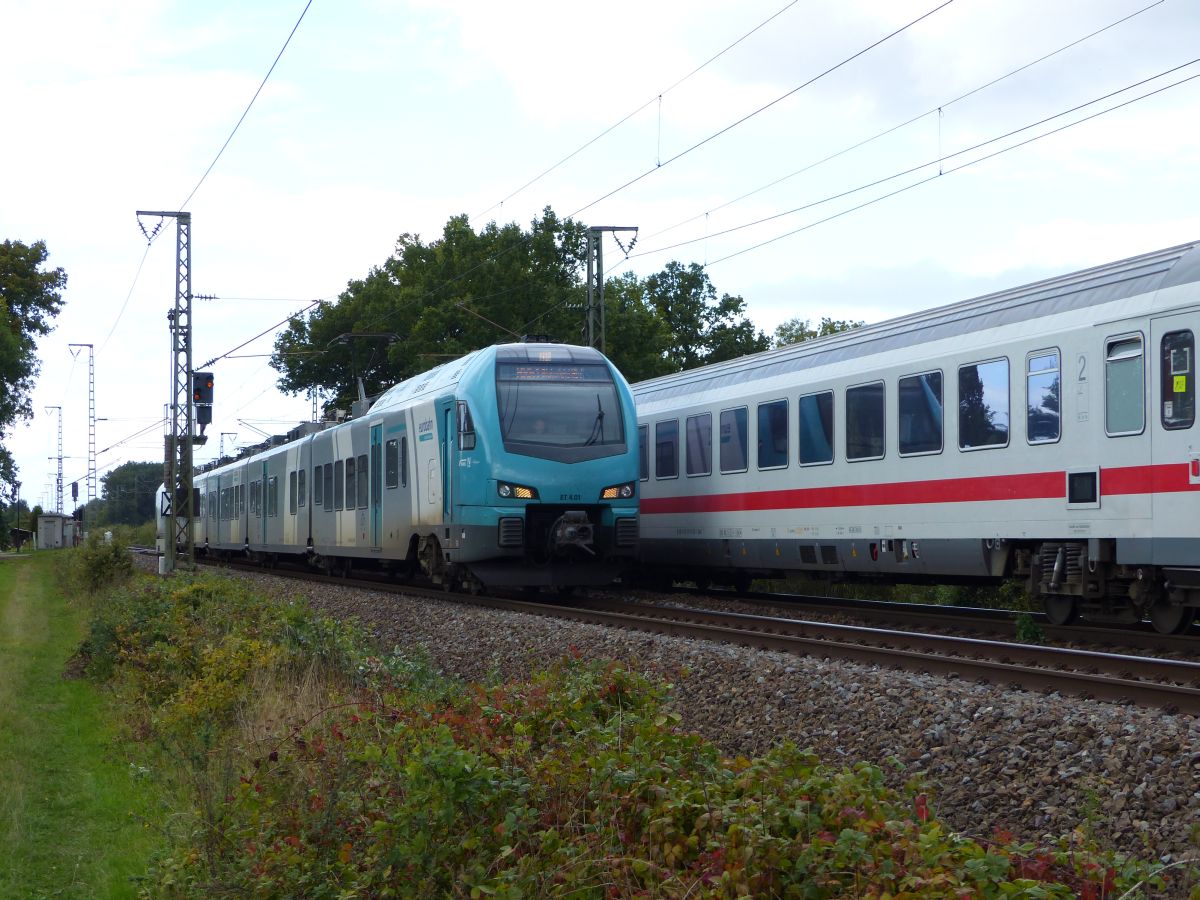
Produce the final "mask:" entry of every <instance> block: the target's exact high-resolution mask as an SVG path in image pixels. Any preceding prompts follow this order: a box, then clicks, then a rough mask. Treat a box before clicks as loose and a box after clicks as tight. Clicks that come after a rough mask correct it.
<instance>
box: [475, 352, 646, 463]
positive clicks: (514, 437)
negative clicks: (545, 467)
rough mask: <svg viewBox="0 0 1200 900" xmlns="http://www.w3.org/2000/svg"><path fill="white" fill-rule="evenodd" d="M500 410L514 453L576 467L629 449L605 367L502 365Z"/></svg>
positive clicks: (508, 446) (503, 433)
mask: <svg viewBox="0 0 1200 900" xmlns="http://www.w3.org/2000/svg"><path fill="white" fill-rule="evenodd" d="M496 406H497V410H498V412H499V418H500V433H501V436H502V437H503V438H504V446H505V448H506V449H507V450H509V451H510V452H513V453H520V454H523V455H526V456H541V457H545V458H547V459H559V460H562V461H566V462H571V461H577V460H581V459H595V458H597V457H601V456H610V455H614V454H616V453H620V452H622V451H623V450H624V449H625V426H624V421H623V419H622V416H621V404H620V399H619V394H618V393H617V386H616V384H614V382H613V377H612V372H611V371H610V370H609V368H608V366H606V365H603V364H599V363H597V364H589V363H576V362H570V363H567V362H561V363H560V362H537V363H533V362H497V364H496Z"/></svg>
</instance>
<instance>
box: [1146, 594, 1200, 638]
mask: <svg viewBox="0 0 1200 900" xmlns="http://www.w3.org/2000/svg"><path fill="white" fill-rule="evenodd" d="M1195 618H1196V609H1195V607H1193V606H1172V605H1171V604H1169V603H1167V601H1166V600H1159V601H1157V602H1155V603H1153V604H1152V605H1151V606H1150V624H1151V625H1153V626H1154V630H1155V631H1157V632H1158V633H1159V634H1183V633H1184V632H1185V631H1187V630H1188V629H1189V628H1191V627H1192V622H1193V620H1194V619H1195Z"/></svg>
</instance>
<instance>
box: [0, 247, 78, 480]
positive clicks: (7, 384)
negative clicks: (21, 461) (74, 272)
mask: <svg viewBox="0 0 1200 900" xmlns="http://www.w3.org/2000/svg"><path fill="white" fill-rule="evenodd" d="M46 256H47V253H46V244H45V242H44V241H35V242H34V243H32V244H28V245H27V244H23V243H21V242H20V241H8V240H6V241H4V242H3V243H0V384H3V385H4V390H3V391H0V440H2V439H3V437H4V434H5V433H6V431H7V430H8V429H9V428H10V427H11V426H12V425H13V424H14V423H15V422H17V421H18V420H20V419H27V418H29V417H30V415H32V410H31V408H30V400H29V398H30V394H31V392H32V391H33V383H34V379H35V378H36V377H37V374H38V371H39V370H40V368H41V362H40V360H39V359H38V356H37V338H39V337H43V336H45V335H47V334H49V333H50V329H51V324H50V322H51V320H52V319H53V318H54V317H55V316H56V315H58V312H59V310H60V309H61V308H62V302H63V301H62V295H61V293H60V291H62V289H63V288H65V287H66V284H67V275H66V273H65V272H64V271H63V270H62V269H52V270H43V265H44V264H45V262H46ZM14 476H15V471H14V466H13V461H12V457H11V455H10V454H9V453H7V452H6V451H5V450H4V448H3V447H2V446H0V481H3V482H4V483H6V484H11V483H12V481H13V478H14Z"/></svg>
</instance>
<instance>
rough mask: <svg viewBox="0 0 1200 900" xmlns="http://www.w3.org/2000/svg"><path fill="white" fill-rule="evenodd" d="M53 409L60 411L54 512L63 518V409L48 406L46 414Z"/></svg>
mask: <svg viewBox="0 0 1200 900" xmlns="http://www.w3.org/2000/svg"><path fill="white" fill-rule="evenodd" d="M52 409H56V410H58V480H57V481H55V482H54V484H55V493H54V498H55V501H54V511H55V512H56V513H58V514H59V515H60V516H61V515H62V511H63V480H62V407H61V406H47V407H46V412H50V410H52Z"/></svg>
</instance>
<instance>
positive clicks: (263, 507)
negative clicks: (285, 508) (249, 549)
mask: <svg viewBox="0 0 1200 900" xmlns="http://www.w3.org/2000/svg"><path fill="white" fill-rule="evenodd" d="M269 482H270V476H269V475H268V474H267V463H266V461H265V460H264V461H263V464H262V482H261V483H260V484H259V486H258V523H259V530H258V538H259V541H260V544H261V546H263V547H265V546H266V545H267V509H268V507H267V484H268V483H269Z"/></svg>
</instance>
